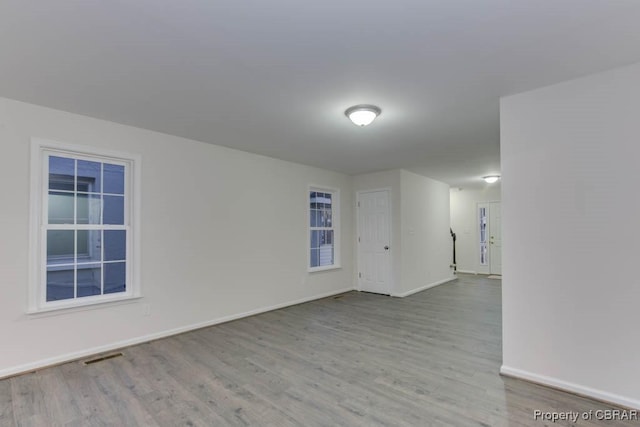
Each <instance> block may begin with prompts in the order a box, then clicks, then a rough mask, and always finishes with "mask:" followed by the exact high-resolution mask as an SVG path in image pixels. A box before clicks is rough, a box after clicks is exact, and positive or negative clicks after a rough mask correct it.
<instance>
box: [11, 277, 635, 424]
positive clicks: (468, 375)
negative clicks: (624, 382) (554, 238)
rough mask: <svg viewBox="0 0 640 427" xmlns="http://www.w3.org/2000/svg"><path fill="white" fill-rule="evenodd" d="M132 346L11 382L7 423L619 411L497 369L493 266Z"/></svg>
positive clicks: (436, 418)
mask: <svg viewBox="0 0 640 427" xmlns="http://www.w3.org/2000/svg"><path fill="white" fill-rule="evenodd" d="M122 352H123V353H124V356H122V357H118V358H113V359H109V360H105V361H101V362H98V363H95V364H92V365H88V366H85V365H84V364H82V363H81V362H73V363H67V364H65V365H61V366H58V367H54V368H49V369H44V370H41V371H39V372H35V373H32V374H26V375H22V376H18V377H14V378H10V379H6V380H3V381H0V425H1V426H50V425H56V426H114V425H117V426H247V425H252V426H428V425H442V426H445V425H446V426H466V425H470V426H471V425H482V426H507V425H509V426H544V425H554V426H562V425H564V426H568V425H576V424H573V423H571V422H568V421H558V422H556V423H552V422H550V421H546V422H545V421H540V420H534V419H533V413H534V410H536V409H539V410H542V411H562V412H565V411H574V412H584V411H589V410H594V411H595V410H598V409H610V408H611V407H610V406H608V405H605V404H603V403H599V402H596V401H592V400H589V399H586V398H581V397H577V396H574V395H571V394H568V393H563V392H560V391H557V390H552V389H549V388H546V387H542V386H538V385H534V384H530V383H527V382H524V381H519V380H515V379H511V378H504V377H501V376H500V375H498V370H499V368H500V364H501V309H500V281H499V280H489V279H486V278H484V277H482V276H471V275H459V278H458V279H457V280H456V281H454V282H451V283H448V284H445V285H442V286H439V287H436V288H433V289H430V290H427V291H424V292H421V293H418V294H415V295H413V296H410V297H407V298H403V299H399V298H390V297H386V296H380V295H374V294H367V293H358V292H350V293H347V294H343V295H341V296H339V297H337V298H334V297H332V298H326V299H322V300H318V301H314V302H310V303H306V304H301V305H298V306H294V307H289V308H285V309H282V310H277V311H273V312H269V313H265V314H261V315H258V316H253V317H250V318H246V319H241V320H237V321H234V322H229V323H226V324H222V325H217V326H213V327H210V328H206V329H200V330H197V331H193V332H189V333H185V334H182V335H178V336H175V337H171V338H167V339H162V340H158V341H154V342H151V343H147V344H142V345H138V346H134V347H129V348H125V349H123V350H122ZM603 423H604V422H602V421H597V420H592V421H584V420H580V421H578V423H577V425H584V426H595V425H603ZM607 425H638V422H626V423H625V422H620V421H618V422H609V423H608V424H607Z"/></svg>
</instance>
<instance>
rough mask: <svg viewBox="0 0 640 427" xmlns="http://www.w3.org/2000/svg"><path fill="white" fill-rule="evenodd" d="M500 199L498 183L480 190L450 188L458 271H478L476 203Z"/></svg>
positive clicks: (452, 225)
mask: <svg viewBox="0 0 640 427" xmlns="http://www.w3.org/2000/svg"><path fill="white" fill-rule="evenodd" d="M500 200H501V194H500V185H499V184H487V186H486V187H485V188H482V189H480V190H475V189H466V188H464V189H462V190H459V189H458V188H452V189H451V228H452V229H453V232H454V233H456V239H457V240H456V264H457V265H458V271H459V272H462V273H479V272H480V270H481V269H480V249H479V240H480V237H479V236H478V234H479V230H478V217H477V215H478V203H481V202H497V201H500ZM486 272H487V273H488V267H487V271H486Z"/></svg>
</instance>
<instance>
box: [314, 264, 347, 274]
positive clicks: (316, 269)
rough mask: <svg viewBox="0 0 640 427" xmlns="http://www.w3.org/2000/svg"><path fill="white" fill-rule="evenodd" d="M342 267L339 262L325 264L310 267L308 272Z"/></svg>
mask: <svg viewBox="0 0 640 427" xmlns="http://www.w3.org/2000/svg"><path fill="white" fill-rule="evenodd" d="M341 268H342V266H340V265H339V264H334V265H325V266H322V267H313V268H308V269H307V272H309V273H317V272H319V271H329V270H339V269H341Z"/></svg>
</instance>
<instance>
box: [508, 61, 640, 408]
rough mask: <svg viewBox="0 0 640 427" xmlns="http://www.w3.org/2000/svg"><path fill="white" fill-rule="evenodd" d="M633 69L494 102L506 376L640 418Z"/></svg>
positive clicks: (639, 151) (638, 82)
mask: <svg viewBox="0 0 640 427" xmlns="http://www.w3.org/2000/svg"><path fill="white" fill-rule="evenodd" d="M639 112H640V64H636V65H633V66H630V67H626V68H619V69H615V70H611V71H608V72H605V73H601V74H597V75H593V76H589V77H585V78H581V79H577V80H573V81H570V82H566V83H563V84H559V85H555V86H550V87H546V88H543V89H539V90H536V91H532V92H528V93H524V94H520V95H515V96H510V97H507V98H504V99H502V101H501V113H500V116H501V117H500V121H501V139H502V141H501V153H502V174H503V182H502V193H503V210H502V213H503V238H504V240H503V243H504V256H503V261H504V264H503V265H504V280H503V291H502V292H503V325H504V326H503V351H504V356H503V363H504V365H503V368H502V371H503V372H505V373H507V374H511V375H516V376H521V377H524V378H529V379H532V380H535V381H540V382H543V383H548V384H552V385H555V386H558V387H562V388H566V389H570V390H573V391H576V392H579V393H584V394H587V395H592V396H595V397H599V398H602V399H605V400H610V401H613V402H617V403H620V404H623V405H626V406H631V407H635V408H640V368H639V367H638V361H639V355H640V339H638V325H640V309H639V308H638V302H639V301H640V285H639V284H638V280H637V277H638V272H637V266H638V260H640V246H638V241H639V240H640V198H639V197H638V183H639V182H640V168H639V167H638V159H639V158H640V144H639V141H640V120H638V117H639Z"/></svg>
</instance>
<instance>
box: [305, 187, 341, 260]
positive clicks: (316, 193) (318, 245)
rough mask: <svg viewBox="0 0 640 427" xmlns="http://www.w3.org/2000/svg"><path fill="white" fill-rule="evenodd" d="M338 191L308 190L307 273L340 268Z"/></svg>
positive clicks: (324, 189) (313, 188)
mask: <svg viewBox="0 0 640 427" xmlns="http://www.w3.org/2000/svg"><path fill="white" fill-rule="evenodd" d="M338 194H339V193H338V190H332V189H326V188H315V187H312V188H310V189H309V271H317V270H326V269H330V268H338V267H339V266H340V262H339V260H340V257H339V254H340V252H339V250H340V244H339V230H338V219H339V210H338V206H339V205H338V203H339V196H338Z"/></svg>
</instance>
